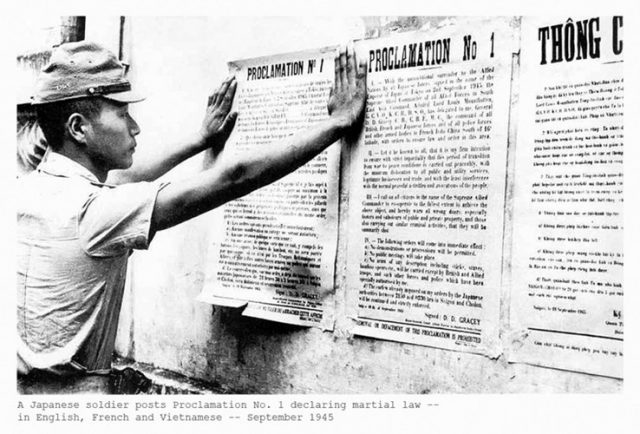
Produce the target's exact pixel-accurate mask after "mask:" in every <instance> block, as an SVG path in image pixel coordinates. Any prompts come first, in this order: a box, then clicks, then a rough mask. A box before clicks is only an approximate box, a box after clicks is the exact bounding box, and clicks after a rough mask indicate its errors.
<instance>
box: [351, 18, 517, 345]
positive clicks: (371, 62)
mask: <svg viewBox="0 0 640 434" xmlns="http://www.w3.org/2000/svg"><path fill="white" fill-rule="evenodd" d="M514 33H515V32H514V31H513V28H512V24H511V21H510V20H509V19H506V18H505V19H501V18H498V19H492V20H490V21H489V20H487V21H484V20H469V21H458V22H455V23H453V24H452V25H449V26H445V27H443V28H438V29H434V30H430V31H424V32H417V33H408V34H402V35H398V36H392V37H387V38H381V39H376V40H369V41H363V42H362V44H361V45H360V46H359V47H358V50H359V53H360V55H363V56H365V57H366V59H367V68H368V92H369V94H368V95H369V96H368V98H369V99H368V103H367V112H366V118H365V128H364V132H363V134H362V136H361V138H360V141H359V143H358V144H357V146H356V148H355V149H354V153H353V155H352V162H351V165H352V173H351V185H350V187H351V190H350V197H349V226H350V228H351V230H350V232H349V234H348V256H349V258H350V263H349V266H348V267H347V288H348V294H349V295H348V297H349V298H348V304H349V309H350V316H351V317H352V318H353V319H354V320H355V327H354V331H353V332H354V334H356V335H362V336H370V337H375V338H380V339H387V340H394V341H400V342H410V343H415V344H420V345H428V346H434V347H439V348H446V349H455V350H460V351H470V352H475V353H480V354H492V355H494V354H496V353H498V352H499V351H500V344H499V340H498V328H499V315H500V313H499V309H500V292H501V261H502V243H503V218H504V195H505V180H506V155H507V145H508V121H509V107H510V85H511V73H512V66H511V65H512V54H513V52H514V47H515V44H514ZM516 51H517V50H516Z"/></svg>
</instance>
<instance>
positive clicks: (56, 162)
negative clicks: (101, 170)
mask: <svg viewBox="0 0 640 434" xmlns="http://www.w3.org/2000/svg"><path fill="white" fill-rule="evenodd" d="M38 170H39V171H41V172H45V173H48V174H49V175H53V176H63V177H65V178H76V177H80V178H84V179H86V180H87V181H89V182H91V183H92V184H96V185H107V186H109V184H105V183H103V182H100V181H99V180H98V178H97V177H96V176H95V175H94V174H93V173H91V171H90V170H89V169H87V168H86V167H84V166H83V165H82V164H80V163H78V162H76V161H74V160H72V159H71V158H69V157H65V156H64V155H62V154H58V153H57V152H49V154H48V155H47V157H46V159H45V160H44V161H43V162H42V163H40V165H39V166H38Z"/></svg>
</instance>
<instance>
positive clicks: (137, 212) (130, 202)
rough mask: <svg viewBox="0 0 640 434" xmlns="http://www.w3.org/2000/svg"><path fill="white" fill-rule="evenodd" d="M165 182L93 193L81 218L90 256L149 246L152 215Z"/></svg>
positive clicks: (80, 228)
mask: <svg viewBox="0 0 640 434" xmlns="http://www.w3.org/2000/svg"><path fill="white" fill-rule="evenodd" d="M164 186H165V184H157V183H149V182H136V183H132V184H124V185H120V186H117V187H112V188H109V187H103V188H101V189H100V190H99V191H97V192H96V193H94V194H92V195H91V196H90V197H89V199H88V200H87V202H86V203H85V204H84V206H83V208H82V210H81V212H80V215H79V218H78V236H79V239H80V242H81V243H82V246H83V249H84V251H85V252H86V253H87V254H88V255H89V256H96V257H111V256H119V255H122V254H126V253H127V252H129V251H130V250H131V249H147V248H148V247H149V243H150V242H151V238H152V237H153V234H152V233H151V217H152V215H153V208H154V206H155V202H156V197H157V195H158V192H159V191H160V190H161V189H162V188H163V187H164Z"/></svg>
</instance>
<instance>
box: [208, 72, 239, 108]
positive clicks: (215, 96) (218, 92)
mask: <svg viewBox="0 0 640 434" xmlns="http://www.w3.org/2000/svg"><path fill="white" fill-rule="evenodd" d="M232 79H233V76H229V77H227V78H225V79H224V81H223V82H222V83H221V84H220V87H219V88H218V90H216V91H215V92H214V94H213V95H212V96H213V98H212V99H210V100H209V105H216V104H220V102H221V100H222V98H223V97H224V94H225V92H226V91H227V88H228V87H229V83H230V82H231V80H232Z"/></svg>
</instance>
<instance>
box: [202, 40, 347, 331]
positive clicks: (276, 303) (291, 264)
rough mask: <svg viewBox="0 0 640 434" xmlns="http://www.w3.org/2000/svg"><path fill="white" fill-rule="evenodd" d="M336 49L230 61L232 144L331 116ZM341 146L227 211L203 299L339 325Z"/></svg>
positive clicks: (252, 146) (278, 317) (260, 142)
mask: <svg viewBox="0 0 640 434" xmlns="http://www.w3.org/2000/svg"><path fill="white" fill-rule="evenodd" d="M334 56H335V48H327V49H319V50H315V51H307V52H298V53H291V54H286V55H279V56H273V57H262V58H255V59H250V60H244V61H237V62H232V63H230V70H231V73H232V74H233V75H235V77H236V79H237V82H238V87H237V93H236V97H235V102H234V110H236V111H237V112H238V113H239V116H238V120H237V123H236V126H235V129H234V131H233V133H232V135H231V136H230V138H229V140H228V144H227V146H228V147H230V150H232V151H233V152H235V153H242V152H252V150H257V149H259V148H266V147H268V146H270V144H272V143H274V142H283V141H286V140H287V139H288V138H289V136H291V135H292V134H294V133H295V132H297V131H299V130H302V129H304V128H306V127H308V126H310V125H312V124H314V123H315V122H317V121H318V120H321V119H323V118H325V117H327V116H328V114H327V100H328V96H329V90H330V88H331V86H332V84H333V76H334ZM339 163H340V148H339V146H337V145H335V144H334V145H332V146H330V147H329V148H328V149H327V150H325V151H324V152H323V153H322V154H320V155H319V156H317V157H316V158H315V159H313V160H312V161H310V162H309V163H307V164H306V165H305V166H303V167H302V168H300V169H298V170H297V171H295V172H294V173H292V174H290V175H288V176H286V177H285V178H283V179H281V180H280V181H278V182H276V183H274V184H272V185H269V186H267V187H265V188H262V189H260V190H258V191H256V192H253V193H251V194H250V195H248V196H246V197H243V198H241V199H239V200H236V201H233V202H230V203H228V204H226V205H224V207H223V209H222V211H221V212H220V213H218V215H217V216H216V219H217V222H216V224H214V233H213V235H212V239H213V242H212V245H211V248H210V249H209V256H210V260H209V264H210V267H209V268H208V270H207V276H206V277H205V286H204V289H203V291H202V294H201V295H200V297H199V299H200V300H201V301H205V302H209V303H213V304H219V305H225V306H235V307H244V311H243V314H244V315H249V316H254V317H258V318H263V319H268V320H273V321H280V322H284V323H290V324H297V325H303V326H317V327H321V328H324V329H330V328H332V326H333V307H334V306H333V285H334V272H335V257H336V248H337V236H338V234H337V232H338V222H337V218H338V182H339V181H338V180H339Z"/></svg>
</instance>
